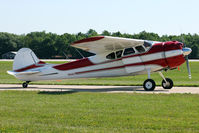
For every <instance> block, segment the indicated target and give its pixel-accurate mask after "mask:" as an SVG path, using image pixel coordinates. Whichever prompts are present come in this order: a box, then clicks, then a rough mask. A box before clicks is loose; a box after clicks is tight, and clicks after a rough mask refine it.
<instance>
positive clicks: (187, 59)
mask: <svg viewBox="0 0 199 133" xmlns="http://www.w3.org/2000/svg"><path fill="white" fill-rule="evenodd" d="M181 39H182V42H183V44H184V46H183V48H182V51H183V55H184V56H185V60H186V65H187V71H188V75H189V79H191V69H190V66H189V58H188V55H189V54H190V53H191V51H192V50H191V49H190V48H188V47H186V43H185V41H184V36H183V35H182V34H181Z"/></svg>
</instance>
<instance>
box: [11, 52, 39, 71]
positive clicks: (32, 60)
mask: <svg viewBox="0 0 199 133" xmlns="http://www.w3.org/2000/svg"><path fill="white" fill-rule="evenodd" d="M38 62H39V59H38V58H37V56H36V55H35V53H34V52H33V51H32V50H31V49H29V48H21V49H20V50H19V51H18V52H17V55H16V56H15V58H14V62H13V70H18V69H21V68H24V67H27V66H30V65H33V64H37V63H38Z"/></svg>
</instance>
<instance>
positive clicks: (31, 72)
mask: <svg viewBox="0 0 199 133" xmlns="http://www.w3.org/2000/svg"><path fill="white" fill-rule="evenodd" d="M7 73H8V74H10V75H14V76H16V75H31V74H36V73H40V71H25V72H15V71H7Z"/></svg>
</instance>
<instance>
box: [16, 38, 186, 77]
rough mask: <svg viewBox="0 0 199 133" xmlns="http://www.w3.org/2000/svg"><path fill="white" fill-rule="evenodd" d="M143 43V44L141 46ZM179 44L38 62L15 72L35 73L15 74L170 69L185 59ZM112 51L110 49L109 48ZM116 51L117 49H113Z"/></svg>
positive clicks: (96, 74)
mask: <svg viewBox="0 0 199 133" xmlns="http://www.w3.org/2000/svg"><path fill="white" fill-rule="evenodd" d="M143 47H144V46H143ZM182 48H183V44H182V43H180V42H177V41H169V42H159V43H153V44H152V46H151V47H150V48H148V49H147V48H145V51H143V52H139V50H136V49H135V48H134V51H135V52H134V53H132V54H127V55H124V53H125V50H126V49H123V50H120V52H121V55H120V56H119V57H118V58H117V57H115V58H114V59H107V58H105V57H107V54H108V53H104V54H102V55H95V56H92V57H89V58H83V59H80V60H76V61H73V62H69V63H64V64H58V65H54V64H46V63H43V62H39V63H38V64H34V65H31V66H28V67H25V68H22V69H19V70H15V72H18V73H20V72H26V71H30V70H32V71H39V73H35V74H30V75H28V74H25V75H23V74H16V75H15V76H16V77H17V78H18V79H20V80H23V81H36V80H54V79H71V78H94V77H114V76H126V75H138V74H146V73H147V72H149V71H150V72H156V71H161V70H167V69H174V68H176V67H178V66H180V65H181V64H183V63H184V62H185V59H184V55H183V51H182ZM113 52H114V51H113ZM115 53H117V51H115Z"/></svg>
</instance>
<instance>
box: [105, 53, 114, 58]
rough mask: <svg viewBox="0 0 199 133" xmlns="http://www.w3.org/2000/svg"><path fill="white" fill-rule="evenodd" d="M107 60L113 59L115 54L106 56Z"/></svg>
mask: <svg viewBox="0 0 199 133" xmlns="http://www.w3.org/2000/svg"><path fill="white" fill-rule="evenodd" d="M106 58H107V59H115V52H112V53H110V54H108V55H107V56H106Z"/></svg>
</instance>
